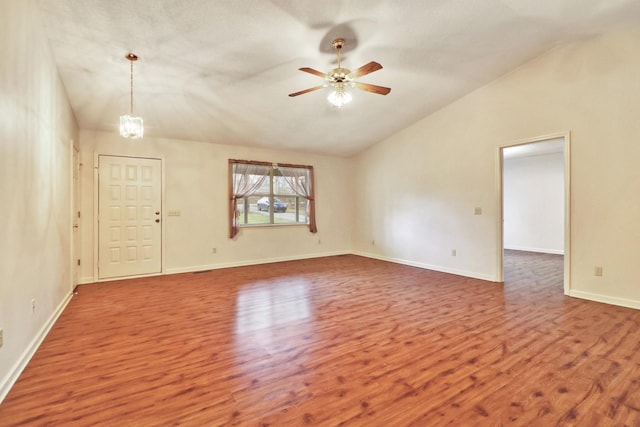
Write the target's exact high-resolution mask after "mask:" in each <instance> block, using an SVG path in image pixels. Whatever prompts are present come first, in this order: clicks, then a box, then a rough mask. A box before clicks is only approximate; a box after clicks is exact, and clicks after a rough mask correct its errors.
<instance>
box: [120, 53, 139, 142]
mask: <svg viewBox="0 0 640 427" xmlns="http://www.w3.org/2000/svg"><path fill="white" fill-rule="evenodd" d="M124 57H125V58H126V59H127V60H129V62H130V63H131V104H130V115H125V116H120V136H122V137H123V138H131V139H139V138H142V135H143V134H144V127H143V125H142V117H135V116H134V115H133V63H134V62H135V61H137V60H138V56H137V55H135V54H133V53H127V54H126V55H125V56H124Z"/></svg>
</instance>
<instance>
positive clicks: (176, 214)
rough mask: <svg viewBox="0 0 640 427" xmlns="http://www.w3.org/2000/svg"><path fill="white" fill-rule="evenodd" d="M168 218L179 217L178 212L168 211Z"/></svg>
mask: <svg viewBox="0 0 640 427" xmlns="http://www.w3.org/2000/svg"><path fill="white" fill-rule="evenodd" d="M169 216H180V211H169Z"/></svg>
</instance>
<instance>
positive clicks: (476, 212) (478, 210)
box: [473, 208, 482, 215]
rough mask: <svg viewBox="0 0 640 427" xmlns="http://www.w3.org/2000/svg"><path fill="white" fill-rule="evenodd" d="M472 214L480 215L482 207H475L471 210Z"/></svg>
mask: <svg viewBox="0 0 640 427" xmlns="http://www.w3.org/2000/svg"><path fill="white" fill-rule="evenodd" d="M473 214H474V215H482V208H475V209H474V210H473Z"/></svg>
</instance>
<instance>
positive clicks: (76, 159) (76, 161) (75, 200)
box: [71, 141, 80, 288]
mask: <svg viewBox="0 0 640 427" xmlns="http://www.w3.org/2000/svg"><path fill="white" fill-rule="evenodd" d="M71 146H72V148H71V149H72V151H73V160H72V161H73V164H72V167H73V171H72V182H71V185H72V189H71V191H72V208H71V212H72V221H71V227H72V238H71V245H72V250H71V255H72V262H71V264H72V265H71V269H72V270H71V271H72V275H71V276H72V280H71V283H72V286H73V287H74V288H75V286H76V285H77V284H78V277H79V271H80V152H79V151H78V149H77V148H76V147H74V146H73V141H71Z"/></svg>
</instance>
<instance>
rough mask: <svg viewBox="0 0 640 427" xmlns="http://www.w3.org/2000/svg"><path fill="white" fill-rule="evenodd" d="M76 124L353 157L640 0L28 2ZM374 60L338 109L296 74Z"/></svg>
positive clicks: (628, 16) (623, 21) (605, 24)
mask: <svg viewBox="0 0 640 427" xmlns="http://www.w3.org/2000/svg"><path fill="white" fill-rule="evenodd" d="M37 2H38V4H39V6H40V7H41V10H42V14H43V18H44V24H45V31H46V33H47V34H48V36H49V38H50V40H51V46H52V49H53V55H54V58H55V61H56V62H57V64H58V67H59V70H60V74H61V76H62V80H63V82H64V84H65V86H66V88H67V92H68V95H69V98H70V101H71V105H72V108H73V110H74V111H75V114H76V117H77V120H78V124H79V126H80V128H81V129H94V130H104V131H114V132H115V131H116V128H117V123H118V117H119V116H120V115H122V114H126V113H128V112H129V62H128V61H127V60H126V59H125V58H124V55H125V54H126V53H127V52H129V51H131V52H134V53H136V54H137V55H138V56H139V57H140V60H139V61H138V62H136V63H135V65H134V100H135V113H136V115H140V116H142V117H143V118H144V122H145V136H154V137H166V138H178V139H187V140H196V141H204V142H215V143H224V144H238V145H249V146H257V147H270V148H283V149H292V150H302V151H311V152H316V153H327V154H336V155H343V156H347V155H351V154H354V153H357V152H358V151H360V150H362V149H364V148H365V147H368V146H370V145H372V144H375V143H376V142H378V141H381V140H383V139H385V138H386V137H388V136H390V135H392V134H393V133H395V132H397V131H399V130H400V129H402V128H404V127H406V126H408V125H410V124H412V123H414V122H416V121H418V120H419V119H421V118H423V117H425V116H426V115H428V114H430V113H432V112H433V111H435V110H437V109H439V108H441V107H442V106H444V105H446V104H447V103H450V102H451V101H453V100H455V99H457V98H459V97H461V96H463V95H464V94H466V93H468V92H470V91H472V90H473V89H475V88H478V87H480V86H482V85H483V84H485V83H487V82H489V81H491V80H493V79H495V78H497V77H499V76H500V75H502V74H504V73H505V72H507V71H509V70H511V69H513V68H514V67H516V66H518V65H519V64H522V63H523V62H525V61H527V60H528V59H531V58H533V57H535V56H537V55H539V54H541V53H543V52H545V51H547V50H549V49H551V48H553V47H554V46H557V45H559V44H563V43H566V42H567V41H570V40H576V39H584V38H589V37H593V36H595V35H597V34H599V33H602V32H606V31H609V30H610V29H611V28H612V27H618V26H628V25H634V24H635V25H637V24H638V22H640V1H638V0H403V1H397V2H395V1H389V0H366V1H365V0H358V1H356V0H351V1H349V0H323V1H318V0H313V1H309V0H235V1H233V0H216V1H214V0H37ZM336 37H342V38H345V39H346V41H347V45H346V47H345V48H344V49H343V64H342V65H343V67H346V68H350V69H352V70H353V69H355V68H357V67H359V66H361V65H364V64H365V63H367V62H369V61H377V62H379V63H380V64H382V65H383V67H384V68H383V69H382V70H380V71H377V72H375V73H372V74H369V75H367V76H364V77H362V78H361V79H360V80H361V81H363V82H367V83H373V84H377V85H381V86H388V87H391V88H392V91H391V93H390V94H389V95H387V96H381V95H376V94H372V93H367V92H363V91H356V92H354V99H353V102H352V103H351V104H349V105H347V106H346V107H345V108H343V109H342V110H336V109H334V108H331V107H329V105H328V104H327V102H326V96H327V92H326V91H328V89H324V90H321V91H316V92H312V93H308V94H305V95H301V96H299V97H295V98H290V97H288V96H287V95H288V94H289V93H291V92H296V91H299V90H302V89H306V88H309V87H313V86H317V85H319V84H322V83H323V81H322V79H320V78H319V77H315V76H313V75H311V74H307V73H303V72H301V71H298V70H297V69H298V68H300V67H311V68H315V69H317V70H320V71H323V72H326V71H328V70H329V69H330V68H333V67H335V66H336V64H335V63H336V55H335V52H334V51H333V48H332V47H331V41H332V40H333V39H334V38H336Z"/></svg>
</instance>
